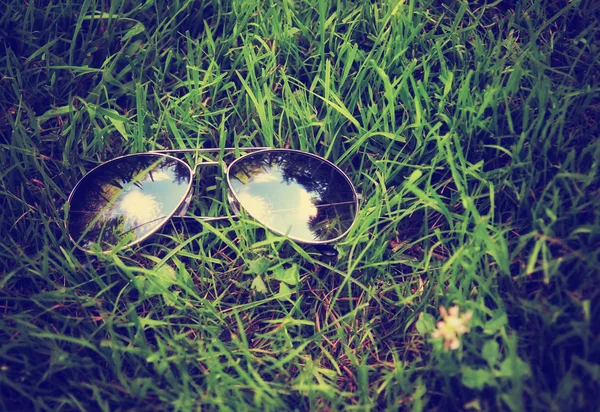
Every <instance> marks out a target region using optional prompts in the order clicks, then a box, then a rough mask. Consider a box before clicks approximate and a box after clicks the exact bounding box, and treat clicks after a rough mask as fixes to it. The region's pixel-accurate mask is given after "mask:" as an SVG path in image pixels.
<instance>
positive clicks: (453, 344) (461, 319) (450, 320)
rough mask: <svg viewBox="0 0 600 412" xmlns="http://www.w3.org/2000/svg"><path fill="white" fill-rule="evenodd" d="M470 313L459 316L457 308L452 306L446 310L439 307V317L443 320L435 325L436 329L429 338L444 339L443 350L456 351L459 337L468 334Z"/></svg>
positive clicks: (458, 345)
mask: <svg viewBox="0 0 600 412" xmlns="http://www.w3.org/2000/svg"><path fill="white" fill-rule="evenodd" d="M472 314H473V313H472V312H471V311H469V312H466V313H465V314H463V315H461V316H459V314H458V306H452V307H451V308H450V309H449V310H446V308H444V307H443V306H440V315H442V318H444V320H441V321H439V322H438V323H437V329H436V330H434V331H433V333H432V334H431V337H432V338H434V339H438V338H444V348H446V349H450V350H456V349H458V348H459V347H460V340H459V339H458V338H459V336H461V335H464V334H465V333H467V332H469V331H470V330H471V329H470V328H469V321H470V320H471V316H472Z"/></svg>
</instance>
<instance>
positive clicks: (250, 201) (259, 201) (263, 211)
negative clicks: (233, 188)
mask: <svg viewBox="0 0 600 412" xmlns="http://www.w3.org/2000/svg"><path fill="white" fill-rule="evenodd" d="M238 197H239V199H240V204H241V205H242V206H243V207H244V208H245V209H246V210H247V211H248V213H250V214H251V215H252V216H254V218H255V219H257V220H259V221H261V222H263V223H265V224H272V221H273V213H272V211H271V205H269V203H267V201H266V200H265V199H264V198H262V197H260V196H256V195H253V194H250V193H248V192H247V191H245V190H244V191H243V192H240V193H239V194H238Z"/></svg>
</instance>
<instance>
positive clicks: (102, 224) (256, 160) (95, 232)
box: [67, 147, 359, 252]
mask: <svg viewBox="0 0 600 412" xmlns="http://www.w3.org/2000/svg"><path fill="white" fill-rule="evenodd" d="M221 150H222V151H224V152H227V151H233V150H236V149H233V148H226V149H184V150H164V151H152V152H147V153H139V154H132V155H126V156H121V157H118V158H115V159H112V160H110V161H108V162H105V163H102V164H101V165H99V166H97V167H95V168H94V169H92V170H91V171H89V172H88V173H87V174H86V175H85V176H83V178H81V180H79V182H77V184H76V185H75V187H74V188H73V190H72V191H71V194H70V195H69V199H68V201H67V203H68V205H69V209H68V215H67V230H68V233H69V236H70V237H71V240H72V241H73V242H74V243H75V245H76V246H77V247H79V248H80V249H83V250H84V251H91V250H97V248H99V249H100V250H101V251H103V252H109V251H111V250H113V249H115V248H126V247H130V246H133V245H136V244H138V243H140V242H142V241H143V240H145V239H146V238H148V237H149V236H151V235H153V234H154V233H156V232H157V231H158V230H160V229H161V228H162V226H163V225H165V224H166V223H167V222H168V221H169V220H170V219H171V218H172V217H174V216H180V217H183V216H185V215H186V213H187V210H188V208H189V205H190V202H191V200H192V191H193V189H192V186H193V179H194V175H195V174H196V171H197V168H198V166H205V165H222V166H223V167H225V175H226V181H227V186H228V187H227V200H228V203H229V205H230V206H231V208H232V209H233V212H234V214H232V215H231V216H217V217H205V216H196V217H195V218H196V219H199V220H204V221H212V220H218V219H227V218H230V217H231V218H237V217H238V216H239V213H240V212H241V211H244V212H245V213H246V214H247V215H248V216H250V217H251V218H253V219H254V220H256V221H257V222H259V223H260V224H261V225H263V226H264V227H265V228H267V229H269V230H271V231H272V232H274V233H277V234H279V235H285V236H287V237H288V238H290V239H293V240H294V241H296V242H298V243H303V244H309V245H328V244H331V243H333V242H336V241H338V240H340V239H341V238H343V237H344V236H345V235H346V234H347V233H348V232H349V231H350V229H351V227H352V226H353V225H354V223H355V221H356V217H357V214H358V201H359V195H358V194H357V192H356V190H355V188H354V186H353V184H352V182H351V181H350V179H349V178H348V176H347V175H346V174H345V173H344V172H343V171H342V170H341V169H340V168H338V167H337V166H336V165H334V164H333V163H331V162H330V161H328V160H326V159H324V158H322V157H320V156H316V155H314V154H310V153H306V152H302V151H298V150H291V149H270V148H264V147H258V148H240V149H238V150H239V151H246V152H250V153H247V154H244V155H242V156H241V157H238V158H237V159H235V160H233V161H232V162H231V163H230V164H229V165H226V164H225V163H223V162H213V161H203V162H197V163H196V165H195V166H194V168H193V169H192V167H190V165H188V164H187V163H186V162H185V161H183V160H181V159H178V158H176V157H174V156H172V154H177V153H201V152H218V151H221Z"/></svg>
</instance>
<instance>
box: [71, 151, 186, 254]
mask: <svg viewBox="0 0 600 412" xmlns="http://www.w3.org/2000/svg"><path fill="white" fill-rule="evenodd" d="M191 179H192V171H191V169H190V168H189V166H188V165H187V164H185V163H184V162H182V161H180V160H178V159H175V158H172V157H169V156H164V155H155V154H140V155H133V156H125V157H122V158H119V159H115V160H113V161H110V162H108V163H105V164H103V165H101V166H99V167H97V168H96V169H94V170H92V171H91V172H90V173H88V174H87V175H85V176H84V177H83V179H81V180H80V181H79V183H78V184H77V186H76V187H75V189H74V190H73V192H72V193H71V196H70V198H69V203H70V208H69V216H68V230H69V235H70V236H71V238H72V239H73V240H74V241H75V243H76V244H77V245H78V246H80V247H81V248H83V249H88V250H89V249H90V248H91V247H92V245H93V244H98V245H99V246H100V248H101V249H102V250H104V251H107V250H110V249H112V248H113V247H114V246H116V245H123V246H124V245H128V244H131V243H135V242H137V241H140V240H142V239H143V238H144V237H145V236H147V235H149V234H151V233H152V232H154V231H156V230H158V229H159V228H160V227H161V226H162V225H163V224H164V223H165V222H166V221H167V219H169V217H171V215H172V214H173V213H174V212H175V211H176V209H177V208H178V207H179V205H180V204H181V203H182V201H183V200H184V199H185V197H186V194H187V193H188V191H189V188H190V182H191Z"/></svg>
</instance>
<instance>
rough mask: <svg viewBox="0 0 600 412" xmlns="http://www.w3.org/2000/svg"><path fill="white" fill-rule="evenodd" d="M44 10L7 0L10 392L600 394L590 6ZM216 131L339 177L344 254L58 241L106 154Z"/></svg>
mask: <svg viewBox="0 0 600 412" xmlns="http://www.w3.org/2000/svg"><path fill="white" fill-rule="evenodd" d="M38 3H39V4H38ZM41 3H42V2H33V1H29V2H23V1H16V0H4V1H2V2H0V4H2V9H3V10H4V12H3V13H2V14H1V16H0V50H1V53H0V73H1V80H0V165H1V166H0V214H1V216H2V219H1V225H2V226H1V229H0V233H1V236H2V240H1V241H0V273H1V278H0V311H1V314H2V315H1V317H0V325H1V326H0V337H1V338H0V339H1V341H0V342H1V348H0V387H1V391H2V396H1V397H0V405H1V406H2V408H3V409H6V410H60V409H62V410H77V409H80V410H95V409H103V410H112V409H135V410H146V409H176V410H190V409H196V408H199V409H224V410H228V409H229V410H243V409H247V408H251V409H261V410H262V409H265V410H276V409H301V410H305V409H323V410H327V409H348V410H354V409H359V410H363V409H376V408H389V409H396V408H401V409H412V410H417V411H418V410H423V409H426V410H431V409H438V410H455V409H472V410H506V409H513V410H552V411H562V410H587V409H592V408H593V407H595V406H596V407H597V399H598V396H599V393H600V391H599V381H600V365H599V362H600V340H599V325H600V320H599V317H600V289H599V287H598V285H599V284H600V276H599V269H598V268H599V267H600V262H599V259H600V256H599V251H600V237H599V235H598V233H600V212H599V211H600V196H599V194H600V192H599V190H600V185H599V182H600V180H599V170H598V167H599V165H598V163H599V159H600V143H599V141H598V139H597V138H598V131H599V129H598V121H599V119H600V115H599V114H600V79H599V76H598V73H600V41H599V40H600V22H599V21H598V8H599V6H598V4H597V2H594V1H591V0H590V1H586V0H573V1H571V2H566V1H558V0H556V1H543V0H530V1H522V2H514V1H496V2H493V3H489V4H483V3H481V2H473V3H469V2H434V1H419V0H408V1H398V0H396V1H385V2H384V1H378V2H371V1H363V0H356V1H344V0H321V1H316V0H308V1H305V2H300V1H297V2H295V1H292V0H282V1H274V0H272V1H261V2H255V1H249V0H232V1H225V2H219V1H216V0H215V1H209V0H206V1H180V0H173V1H170V2H168V6H166V5H164V4H167V3H166V2H165V3H163V2H156V1H153V0H149V1H145V2H133V1H127V0H122V1H111V2H103V1H98V0H83V1H74V0H57V1H52V2H50V5H48V6H42V5H41ZM227 146H235V147H239V148H243V147H250V146H271V147H289V148H294V149H300V150H305V151H308V152H311V153H315V154H319V155H321V156H324V157H326V158H327V159H329V160H331V161H333V162H334V163H336V164H337V165H338V166H339V167H341V168H342V169H343V170H345V171H346V172H347V174H348V175H349V176H350V177H351V179H352V180H353V182H354V184H355V185H356V187H357V189H358V190H359V192H361V193H362V195H363V200H362V201H361V211H360V215H359V219H358V222H357V224H356V226H355V227H354V228H353V229H352V231H351V233H350V234H349V236H347V237H346V238H345V239H344V240H343V241H341V242H340V243H339V244H337V245H336V249H337V250H338V251H339V256H338V259H337V260H327V259H325V258H323V257H322V256H320V255H319V254H318V253H316V252H315V251H314V250H311V249H304V248H302V247H300V246H299V245H296V244H294V243H293V242H292V241H290V240H288V239H285V238H283V237H279V236H275V235H273V234H271V233H268V232H265V231H264V230H263V229H261V228H260V226H259V225H257V224H255V223H254V222H252V221H250V220H243V219H242V220H240V221H235V222H229V223H221V224H217V223H215V224H213V225H210V224H206V223H199V222H192V223H186V224H180V223H173V224H170V225H168V226H167V227H165V228H164V229H163V230H162V231H161V233H160V234H157V235H155V236H153V237H152V239H151V240H150V241H147V242H145V243H143V244H142V245H140V246H138V247H134V248H133V249H132V250H126V251H120V252H115V253H112V254H109V255H105V256H94V255H87V254H83V253H79V252H78V251H77V250H75V249H74V248H73V245H72V244H71V243H70V242H69V239H68V236H67V234H66V232H65V225H64V218H65V215H66V211H65V208H64V205H65V202H66V199H67V197H68V194H69V192H70V190H71V189H72V187H73V186H74V185H75V183H76V182H77V180H78V179H80V178H81V177H82V175H83V174H84V173H85V171H87V170H90V169H91V168H92V167H94V166H95V165H97V164H98V163H100V162H102V161H106V160H109V159H112V158H114V157H116V156H119V155H122V154H129V153H136V152H143V151H147V150H153V149H162V148H168V149H178V148H198V147H227ZM188 161H190V162H192V163H193V161H194V159H193V158H191V157H189V158H188ZM200 170H201V176H200V179H199V183H198V185H197V186H198V187H197V188H196V193H200V194H201V196H198V197H197V198H196V200H195V201H194V204H193V207H192V209H191V210H192V213H194V214H196V215H219V214H222V213H223V212H224V211H225V210H226V209H227V206H226V201H225V199H226V197H225V196H224V190H225V188H224V184H223V174H222V172H221V171H220V169H218V168H212V169H210V168H206V169H204V168H201V169H200ZM280 279H284V280H285V281H281V280H280ZM454 305H456V306H458V307H460V309H461V312H462V313H464V312H466V311H471V312H472V320H471V323H470V327H471V329H470V332H468V333H466V334H465V335H464V336H463V337H462V339H461V345H460V347H459V348H458V349H457V350H445V349H444V348H443V345H442V343H441V341H440V340H439V339H434V338H432V332H433V330H434V329H435V327H436V322H437V321H438V320H440V319H441V317H440V314H439V312H438V309H439V307H440V306H444V307H446V308H448V307H450V306H454Z"/></svg>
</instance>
